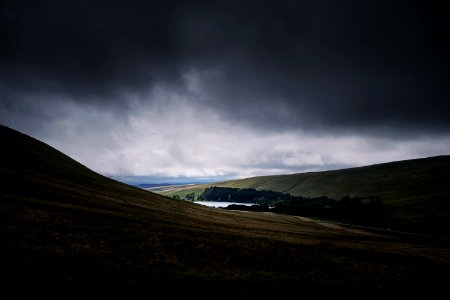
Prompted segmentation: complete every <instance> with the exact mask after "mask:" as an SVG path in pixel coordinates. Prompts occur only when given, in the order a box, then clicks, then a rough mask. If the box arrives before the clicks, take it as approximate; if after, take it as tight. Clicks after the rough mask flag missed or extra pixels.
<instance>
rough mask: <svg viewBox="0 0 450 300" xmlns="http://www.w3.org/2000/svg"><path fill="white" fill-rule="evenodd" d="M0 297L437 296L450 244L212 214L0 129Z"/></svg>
mask: <svg viewBox="0 0 450 300" xmlns="http://www.w3.org/2000/svg"><path fill="white" fill-rule="evenodd" d="M0 138H1V141H2V145H1V155H0V160H1V164H0V214H1V218H0V222H1V226H0V234H1V238H0V258H1V260H0V268H1V274H2V289H1V291H0V293H1V295H2V297H4V298H5V299H10V298H37V297H44V298H46V299H50V298H54V299H56V298H58V299H61V298H65V299H93V298H96V299H97V298H99V297H101V298H106V297H115V298H116V297H127V298H129V299H134V298H138V297H139V298H140V297H143V296H144V297H147V298H154V299H186V298H191V297H194V298H196V299H274V298H279V297H287V296H291V297H292V296H294V297H296V296H298V297H306V296H314V298H316V299H326V298H330V297H346V298H348V299H357V298H358V299H360V298H361V295H363V296H364V298H366V299H378V298H379V297H386V296H389V297H391V296H392V297H412V296H427V297H433V296H434V297H437V296H438V295H440V293H441V292H442V291H444V290H445V289H446V284H447V282H448V280H449V278H450V252H449V249H448V244H447V243H443V242H442V241H436V240H433V239H424V240H423V239H418V238H415V237H408V236H397V235H391V234H381V233H374V232H367V231H363V230H360V229H355V228H349V227H345V226H339V225H336V224H330V223H326V222H322V221H317V220H312V219H308V218H302V217H295V216H287V215H276V214H271V213H250V212H239V211H227V210H221V209H215V208H208V207H204V206H201V205H197V204H194V203H190V202H187V201H183V200H176V199H172V198H169V197H165V196H162V195H158V194H155V193H151V192H147V191H144V190H142V189H139V188H135V187H132V186H129V185H125V184H122V183H119V182H117V181H114V180H111V179H109V178H106V177H104V176H101V175H99V174H97V173H95V172H93V171H91V170H89V169H88V168H86V167H85V166H83V165H81V164H79V163H78V162H76V161H74V160H73V159H71V158H69V157H68V156H66V155H64V154H63V153H61V152H59V151H57V150H56V149H54V148H52V147H50V146H48V145H46V144H44V143H42V142H40V141H38V140H36V139H34V138H32V137H29V136H27V135H24V134H22V133H19V132H17V131H15V130H12V129H10V128H7V127H4V126H0Z"/></svg>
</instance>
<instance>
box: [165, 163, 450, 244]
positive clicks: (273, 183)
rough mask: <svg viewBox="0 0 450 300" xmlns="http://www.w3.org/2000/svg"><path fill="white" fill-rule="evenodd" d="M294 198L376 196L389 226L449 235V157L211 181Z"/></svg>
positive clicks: (194, 189)
mask: <svg viewBox="0 0 450 300" xmlns="http://www.w3.org/2000/svg"><path fill="white" fill-rule="evenodd" d="M213 185H215V186H223V187H233V188H255V189H258V190H273V191H277V192H283V193H289V194H291V195H294V196H304V197H320V196H327V197H329V198H332V199H337V200H339V199H341V197H342V196H345V195H349V196H351V197H355V196H358V197H368V196H379V197H380V199H381V201H382V203H383V205H384V206H385V208H386V210H387V211H388V213H389V215H390V222H391V223H392V224H391V226H394V227H396V228H398V229H402V230H413V231H419V232H428V233H431V232H435V233H436V232H437V233H439V234H445V235H448V234H450V229H449V228H450V221H449V220H450V156H437V157H430V158H423V159H413V160H405V161H397V162H390V163H384V164H377V165H372V166H365V167H359V168H350V169H342V170H334V171H325V172H311V173H301V174H292V175H278V176H261V177H252V178H247V179H240V180H230V181H224V182H218V183H214V184H213ZM209 186H210V185H196V186H193V187H189V188H184V189H176V188H172V189H168V190H167V191H163V192H162V194H164V195H168V196H173V195H175V194H179V195H181V196H183V195H184V194H186V193H189V192H196V193H197V194H198V193H200V192H201V191H202V190H203V189H204V188H205V187H209Z"/></svg>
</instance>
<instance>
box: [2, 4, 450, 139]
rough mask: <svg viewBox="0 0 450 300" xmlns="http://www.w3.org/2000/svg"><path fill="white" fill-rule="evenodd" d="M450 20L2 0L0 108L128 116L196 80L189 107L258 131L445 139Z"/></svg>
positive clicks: (393, 10)
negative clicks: (139, 100) (159, 92)
mask: <svg viewBox="0 0 450 300" xmlns="http://www.w3.org/2000/svg"><path fill="white" fill-rule="evenodd" d="M446 12H447V10H446V9H445V7H443V5H442V4H438V3H437V2H436V3H431V4H430V2H419V1H417V2H415V1H193V2H189V1H179V2H177V1H160V2H158V1H5V2H2V8H1V21H0V22H1V26H0V28H1V31H0V43H1V45H2V46H1V50H0V55H1V56H0V76H1V78H0V92H1V97H2V102H3V103H2V109H10V110H17V109H19V108H18V106H17V105H18V104H16V103H18V102H20V95H22V94H23V93H28V94H36V95H41V96H42V97H44V96H45V95H50V96H51V97H48V98H52V99H53V98H58V97H56V96H59V97H61V96H65V97H69V98H71V99H74V100H73V101H78V102H80V103H88V104H89V103H92V104H93V105H103V106H105V107H109V108H111V109H114V107H115V108H116V109H117V108H118V111H121V109H122V107H123V106H125V105H126V101H125V100H124V99H125V98H126V97H125V96H124V95H128V94H133V93H135V94H141V93H145V92H147V91H148V90H150V89H151V88H152V87H155V86H165V87H166V88H168V89H172V90H179V91H181V92H182V91H186V92H188V90H189V89H188V87H187V86H186V80H185V78H186V74H188V75H189V76H191V77H194V79H195V80H197V81H198V84H197V85H198V86H197V89H196V91H195V92H194V96H197V97H191V98H190V99H194V100H191V101H195V102H200V103H201V104H205V105H207V106H210V107H211V108H213V109H215V110H216V111H218V112H219V114H221V115H222V117H223V118H225V119H232V120H234V121H238V122H242V123H244V124H248V125H250V126H254V127H262V128H264V129H268V128H272V129H276V128H280V129H292V128H303V129H306V130H307V129H314V128H317V129H318V130H320V131H334V130H340V129H343V130H350V131H352V130H356V129H358V130H368V131H370V130H378V129H380V128H384V129H386V128H387V129H388V130H394V131H405V130H406V131H408V130H412V131H413V132H416V131H420V132H427V131H431V132H448V130H449V129H450V118H449V117H448V112H449V111H450V104H449V103H450V101H449V95H450V87H449V85H448V82H450V81H449V79H450V78H449V74H450V73H449V71H450V61H449V58H448V53H450V51H449V50H450V49H449V48H450V47H449V43H450V35H449V32H448V31H447V28H449V25H450V24H449V19H448V18H447V15H446ZM18 99H19V100H18ZM195 99H198V100H195ZM55 101H56V100H55ZM49 102H51V101H47V104H45V105H46V107H47V106H48V107H51V103H49ZM197 104H198V103H197ZM46 107H44V108H43V109H46ZM34 113H36V112H30V114H34Z"/></svg>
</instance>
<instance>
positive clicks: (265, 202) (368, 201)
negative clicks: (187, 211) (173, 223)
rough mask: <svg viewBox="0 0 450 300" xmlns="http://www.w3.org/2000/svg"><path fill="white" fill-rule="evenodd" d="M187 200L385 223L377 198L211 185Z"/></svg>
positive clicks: (378, 223)
mask: <svg viewBox="0 0 450 300" xmlns="http://www.w3.org/2000/svg"><path fill="white" fill-rule="evenodd" d="M185 199H187V200H191V201H194V200H201V201H218V202H236V203H247V204H248V203H254V205H251V206H248V205H239V204H232V205H229V206H228V207H226V209H234V210H246V211H259V212H274V213H284V214H290V215H302V216H310V217H323V218H331V219H340V220H347V221H355V222H358V223H364V224H370V225H381V224H382V223H384V222H385V221H386V216H385V211H384V208H383V205H382V203H381V200H380V197H378V196H375V195H374V196H368V197H350V196H349V195H344V196H343V197H341V199H339V200H336V199H330V198H328V197H327V196H321V197H313V198H308V197H302V196H292V195H290V194H288V193H281V192H275V191H272V190H256V189H253V188H230V187H217V186H212V187H209V188H206V189H205V190H204V191H203V192H202V193H200V194H199V195H195V193H190V194H188V195H186V197H185Z"/></svg>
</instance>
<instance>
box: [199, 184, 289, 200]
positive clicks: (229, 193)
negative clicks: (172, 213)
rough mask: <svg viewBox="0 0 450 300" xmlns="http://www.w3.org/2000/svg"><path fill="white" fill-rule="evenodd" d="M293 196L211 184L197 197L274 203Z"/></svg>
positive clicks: (200, 198) (201, 198)
mask: <svg viewBox="0 0 450 300" xmlns="http://www.w3.org/2000/svg"><path fill="white" fill-rule="evenodd" d="M293 198H294V197H293V196H291V195H289V194H286V193H280V192H274V191H271V190H256V189H252V188H244V189H239V188H229V187H217V186H212V187H209V188H206V189H205V190H204V192H203V193H202V194H201V195H199V196H198V197H197V199H198V200H203V201H218V202H221V201H222V202H237V203H257V204H260V205H262V204H267V205H269V204H274V203H277V202H280V201H287V200H291V199H293Z"/></svg>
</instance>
